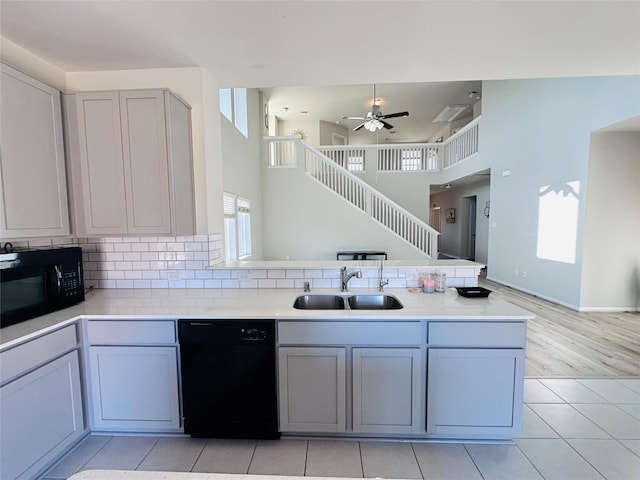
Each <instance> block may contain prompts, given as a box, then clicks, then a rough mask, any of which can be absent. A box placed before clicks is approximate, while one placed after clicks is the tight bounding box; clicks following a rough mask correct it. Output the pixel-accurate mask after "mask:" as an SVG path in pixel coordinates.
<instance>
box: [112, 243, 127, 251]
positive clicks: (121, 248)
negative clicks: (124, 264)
mask: <svg viewBox="0 0 640 480" xmlns="http://www.w3.org/2000/svg"><path fill="white" fill-rule="evenodd" d="M113 251H114V252H130V251H131V244H130V243H114V245H113Z"/></svg>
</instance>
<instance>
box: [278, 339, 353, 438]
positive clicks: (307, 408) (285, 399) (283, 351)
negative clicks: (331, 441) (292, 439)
mask: <svg viewBox="0 0 640 480" xmlns="http://www.w3.org/2000/svg"><path fill="white" fill-rule="evenodd" d="M345 351H346V349H345V348H330V347H280V348H279V349H278V369H279V371H278V374H279V375H278V376H279V381H278V383H279V409H280V430H281V431H282V432H344V431H345V428H346V357H345Z"/></svg>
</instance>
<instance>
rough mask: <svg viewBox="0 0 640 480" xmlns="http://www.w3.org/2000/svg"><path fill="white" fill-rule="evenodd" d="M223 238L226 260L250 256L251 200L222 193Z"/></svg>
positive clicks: (231, 260)
mask: <svg viewBox="0 0 640 480" xmlns="http://www.w3.org/2000/svg"><path fill="white" fill-rule="evenodd" d="M222 199H223V211H224V240H225V256H226V260H227V262H234V261H236V260H242V259H243V258H246V257H250V256H251V201H250V200H249V199H247V198H242V197H238V196H237V195H234V194H232V193H226V192H225V193H224V194H223V197H222Z"/></svg>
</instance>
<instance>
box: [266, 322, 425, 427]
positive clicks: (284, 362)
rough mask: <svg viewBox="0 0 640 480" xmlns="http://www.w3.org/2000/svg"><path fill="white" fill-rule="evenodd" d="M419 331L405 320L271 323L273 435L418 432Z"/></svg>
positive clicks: (415, 324)
mask: <svg viewBox="0 0 640 480" xmlns="http://www.w3.org/2000/svg"><path fill="white" fill-rule="evenodd" d="M421 332H422V327H421V324H420V322H411V321H408V322H403V321H399V322H393V321H391V322H389V321H378V322H368V321H340V322H330V321H281V322H279V323H278V340H279V344H280V346H279V348H278V366H279V367H278V368H279V372H278V373H279V378H278V383H279V408H280V428H281V431H282V432H284V433H286V432H308V433H314V432H315V433H321V432H334V433H343V432H345V433H372V434H378V433H379V434H411V433H420V432H423V431H424V420H423V419H424V415H423V414H421V408H422V407H421V406H422V405H423V402H421V396H422V395H423V394H424V386H423V385H422V384H423V383H424V368H423V367H422V364H423V362H424V360H423V354H422V352H423V350H422V349H421V348H419V347H418V346H416V345H417V344H418V343H419V339H420V337H421ZM412 347H413V348H412Z"/></svg>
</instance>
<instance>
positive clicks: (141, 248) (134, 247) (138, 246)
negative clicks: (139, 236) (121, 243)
mask: <svg viewBox="0 0 640 480" xmlns="http://www.w3.org/2000/svg"><path fill="white" fill-rule="evenodd" d="M131 251H132V252H148V251H149V244H148V243H132V244H131Z"/></svg>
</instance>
